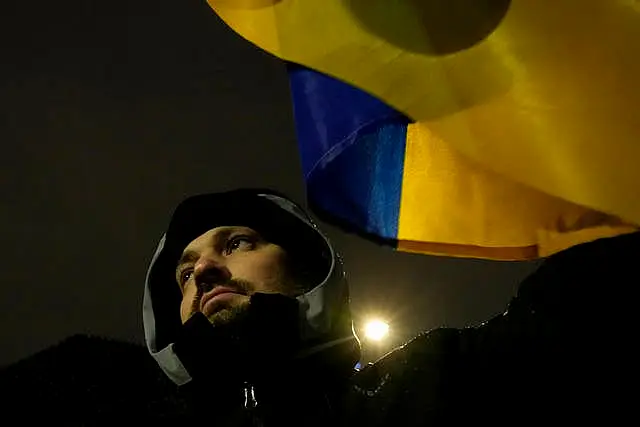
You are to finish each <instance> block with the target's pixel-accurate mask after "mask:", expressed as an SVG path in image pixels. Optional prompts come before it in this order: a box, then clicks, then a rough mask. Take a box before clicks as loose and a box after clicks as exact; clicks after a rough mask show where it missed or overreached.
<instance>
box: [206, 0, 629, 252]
mask: <svg viewBox="0 0 640 427" xmlns="http://www.w3.org/2000/svg"><path fill="white" fill-rule="evenodd" d="M464 3H468V2H464V1H461V0H455V1H451V2H448V3H446V4H449V5H451V4H457V5H458V6H460V5H461V4H464ZM559 3H561V4H558V2H554V3H553V4H552V3H551V2H550V1H547V0H535V1H532V0H513V1H502V0H486V1H479V2H474V3H473V6H471V3H469V6H468V7H467V8H466V9H465V8H462V9H460V8H458V9H455V8H454V9H447V6H445V3H443V2H438V1H433V2H412V1H410V0H407V1H404V2H381V1H377V0H367V2H364V1H362V2H361V1H357V0H351V1H346V0H345V1H338V0H334V1H327V0H323V1H319V0H307V1H305V2H300V1H298V2H296V1H290V0H279V1H278V0H254V1H250V0H244V1H232V0H225V1H214V0H210V4H211V6H212V7H213V9H214V10H215V11H216V12H217V13H218V14H219V15H220V16H221V17H222V19H224V20H225V21H226V22H227V24H229V25H230V26H231V28H233V29H234V30H235V31H237V32H238V33H239V34H240V35H242V36H243V37H245V38H247V39H248V40H250V41H251V42H253V43H255V44H257V45H258V46H260V47H262V48H263V49H265V50H267V51H269V52H271V53H272V54H274V55H277V56H278V57H280V58H282V59H284V60H286V61H288V69H289V75H290V80H291V88H292V94H293V101H294V102H293V104H294V112H295V120H296V128H297V132H298V140H299V146H300V153H301V158H302V163H303V170H304V173H305V180H306V184H307V190H308V197H309V202H310V204H311V206H312V208H313V209H314V210H315V211H316V212H317V213H319V214H320V215H321V216H323V217H324V218H325V219H329V220H330V221H332V222H334V223H337V224H339V225H341V226H343V227H344V228H346V229H348V230H351V231H356V232H359V233H361V234H363V235H365V236H367V237H370V238H373V239H375V240H377V241H381V242H383V243H386V244H390V245H392V246H394V247H396V248H397V249H399V250H404V251H412V252H421V253H431V254H443V255H452V256H470V257H481V258H492V259H507V260H513V259H530V258H536V257H541V256H546V255H549V254H552V253H554V252H557V251H559V250H562V249H565V248H567V247H570V246H573V245H575V244H578V243H582V242H585V241H589V240H594V239H596V238H599V237H608V236H612V235H616V234H621V233H626V232H631V231H634V230H636V229H637V228H636V226H635V224H638V223H640V197H636V193H637V191H636V189H635V187H636V184H635V182H636V180H638V179H640V169H639V168H636V167H635V166H634V164H635V162H636V161H637V160H638V159H640V145H639V144H636V143H635V141H634V138H635V137H637V136H638V135H640V121H638V120H635V116H636V114H635V111H637V110H638V108H637V107H639V106H640V105H639V104H640V83H638V82H636V79H635V74H637V73H640V55H637V54H638V53H640V48H639V47H638V46H639V45H638V44H637V43H632V42H631V40H632V39H633V37H634V36H638V37H635V40H640V38H639V37H640V18H639V16H640V12H639V9H640V8H638V7H637V6H634V3H629V2H616V1H605V0H602V1H599V0H583V1H574V0H565V1H563V2H559ZM424 5H429V6H424ZM423 6H424V9H425V10H426V12H430V15H429V14H427V15H428V16H427V15H425V13H426V12H425V10H422V9H421V8H423ZM570 6H571V7H570ZM412 8H413V9H412ZM571 8H573V9H571ZM427 9H428V10H427ZM456 10H457V11H458V12H456ZM460 10H462V11H464V13H459V11H460ZM570 11H571V13H569V12H570ZM596 12H597V13H596ZM438 14H439V15H438ZM456 14H457V15H456ZM583 14H587V15H588V16H586V17H585V16H583ZM434 16H440V18H441V19H440V20H437V19H435V18H434ZM445 18H446V19H445ZM454 18H455V19H458V24H460V25H462V24H464V26H463V27H459V28H456V26H455V25H453V24H455V22H452V21H451V20H452V19H454ZM455 19H454V20H455ZM478 23H479V24H478ZM460 28H464V29H466V30H460ZM454 30H455V31H454ZM629 55H631V56H629ZM602 61H604V62H602ZM622 89H624V90H622ZM604 212H606V213H604Z"/></svg>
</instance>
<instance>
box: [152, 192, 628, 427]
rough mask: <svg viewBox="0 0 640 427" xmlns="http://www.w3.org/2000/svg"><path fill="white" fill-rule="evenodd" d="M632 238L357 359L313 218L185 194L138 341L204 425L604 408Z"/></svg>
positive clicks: (428, 421) (465, 417)
mask: <svg viewBox="0 0 640 427" xmlns="http://www.w3.org/2000/svg"><path fill="white" fill-rule="evenodd" d="M638 240H639V238H638V235H637V234H631V235H626V236H620V237H617V238H613V239H603V240H600V241H596V242H592V243H589V244H585V245H581V246H578V247H575V248H572V249H570V250H568V251H565V252H563V253H560V254H558V255H555V256H553V257H551V258H550V259H549V260H547V261H546V263H545V264H544V265H543V266H542V267H541V268H540V269H539V270H538V271H537V272H536V273H535V274H533V275H532V276H531V277H530V278H528V279H527V280H526V281H525V282H524V283H523V284H522V285H521V287H520V290H519V292H518V295H517V297H515V298H514V299H513V301H512V302H511V304H510V305H509V308H508V311H507V312H506V313H505V314H504V315H501V316H498V317H496V318H494V319H492V320H490V321H488V322H486V323H485V324H483V325H481V326H479V327H477V328H468V329H462V330H458V329H445V328H442V329H437V330H434V331H431V332H429V333H426V334H422V335H420V336H419V337H417V338H415V339H414V340H412V341H411V342H410V343H408V344H406V345H405V346H403V347H401V348H400V349H398V350H396V351H394V352H392V353H390V354H389V355H387V356H386V357H384V358H382V359H381V360H379V361H378V362H376V363H375V364H372V365H369V366H367V367H365V368H364V369H363V370H361V371H355V370H354V369H353V367H354V365H355V364H356V362H357V360H358V359H359V342H358V340H357V337H356V336H355V335H354V333H353V328H352V323H351V318H350V314H349V307H348V302H349V295H348V289H347V284H346V281H345V278H344V273H343V271H342V262H341V260H340V258H339V256H338V255H337V254H336V252H335V251H334V249H333V247H332V246H331V244H330V243H329V241H328V240H327V239H326V237H325V236H324V235H323V234H322V233H321V232H320V231H319V230H318V229H317V227H316V226H315V225H314V224H313V222H312V221H311V220H310V218H309V217H308V216H307V215H306V214H305V213H304V212H303V211H302V210H301V209H300V208H299V207H298V206H297V205H295V204H294V203H293V202H291V201H290V200H288V199H287V198H286V197H284V196H282V195H280V194H277V193H275V192H272V191H266V190H265V191H261V190H236V191H231V192H226V193H220V194H209V195H201V196H195V197H192V198H189V199H187V200H185V201H184V202H183V203H181V204H180V205H179V206H178V208H177V209H176V211H175V213H174V215H173V217H172V219H171V222H170V224H169V227H168V230H167V232H166V234H165V235H164V236H163V238H162V240H161V241H160V244H159V246H158V249H157V251H156V253H155V255H154V257H153V260H152V262H151V266H150V268H149V271H148V274H147V281H146V287H145V297H144V324H145V336H146V342H147V347H148V349H149V351H150V353H151V354H152V356H153V357H154V358H155V359H156V361H157V362H158V363H159V365H160V367H161V368H162V369H163V370H164V372H165V373H166V374H167V376H168V377H169V378H171V379H172V380H173V381H174V382H175V383H176V384H178V385H179V386H181V387H180V389H181V390H182V391H184V392H185V394H186V395H187V396H188V397H189V399H190V401H191V402H193V410H194V416H196V417H197V418H198V419H199V420H203V421H206V422H208V423H210V425H217V426H220V425H221V426H226V425H232V426H236V425H237V426H243V425H264V426H283V425H296V426H319V425H338V426H339V425H344V426H356V425H363V426H365V425H366V426H395V425H402V426H422V425H439V424H444V425H456V424H458V423H461V422H468V421H473V422H476V423H479V422H492V423H496V422H501V421H503V420H504V421H505V422H506V420H507V419H508V417H509V416H511V415H512V414H518V417H519V418H518V419H519V420H521V419H522V417H523V416H524V417H525V419H526V420H527V421H532V420H537V421H548V420H549V417H550V416H553V417H555V418H556V419H557V417H568V416H571V418H572V420H574V421H575V419H576V418H581V417H582V418H585V419H591V418H593V416H595V415H597V414H602V413H607V414H609V417H610V418H611V417H613V416H616V415H620V414H621V411H620V408H619V407H617V406H613V405H614V404H615V405H618V404H619V402H618V401H616V400H615V399H614V397H616V396H618V394H617V393H616V390H618V389H617V387H618V385H617V384H618V383H619V382H620V381H621V380H622V378H623V374H624V373H625V372H626V371H625V369H627V367H628V366H631V365H627V364H625V357H626V356H627V355H628V347H629V346H628V344H627V343H628V342H629V341H628V336H627V334H629V333H630V331H631V323H629V322H628V320H629V317H630V316H628V315H629V314H630V311H625V308H624V304H623V303H624V301H625V300H628V299H625V298H624V297H621V295H620V292H621V291H622V290H623V289H622V288H621V286H620V285H619V284H620V283H621V281H622V279H621V277H623V275H630V274H635V272H634V269H633V265H634V264H633V260H634V259H637V257H638V255H640V250H639V249H638V248H639V247H640V246H639V245H638ZM636 276H637V275H634V276H631V277H636ZM629 280H636V281H637V279H629ZM614 385H615V387H614ZM612 399H614V400H612ZM596 404H597V405H596ZM612 410H614V411H612Z"/></svg>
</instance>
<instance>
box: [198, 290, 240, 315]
mask: <svg viewBox="0 0 640 427" xmlns="http://www.w3.org/2000/svg"><path fill="white" fill-rule="evenodd" d="M237 295H245V294H244V293H243V292H241V291H239V290H238V289H234V288H229V287H225V286H218V287H216V288H214V289H213V290H212V291H210V292H207V293H206V294H204V295H203V296H202V298H201V299H200V311H201V312H202V313H203V314H204V315H205V316H209V315H211V314H213V311H214V310H215V308H216V307H215V306H216V305H217V304H218V303H220V302H223V301H225V300H229V299H231V298H233V297H235V296H237Z"/></svg>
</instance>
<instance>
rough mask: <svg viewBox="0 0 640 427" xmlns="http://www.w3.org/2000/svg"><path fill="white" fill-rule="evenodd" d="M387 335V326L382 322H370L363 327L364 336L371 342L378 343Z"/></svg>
mask: <svg viewBox="0 0 640 427" xmlns="http://www.w3.org/2000/svg"><path fill="white" fill-rule="evenodd" d="M388 333H389V325H388V324H387V322H383V321H382V320H371V321H370V322H368V323H367V324H366V325H365V326H364V334H365V336H366V337H367V338H369V339H370V340H373V341H380V340H381V339H383V338H384V337H386V336H387V334H388Z"/></svg>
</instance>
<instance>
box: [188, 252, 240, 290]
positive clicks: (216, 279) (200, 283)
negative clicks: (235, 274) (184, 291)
mask: <svg viewBox="0 0 640 427" xmlns="http://www.w3.org/2000/svg"><path fill="white" fill-rule="evenodd" d="M193 276H194V280H195V283H196V286H197V287H198V290H201V291H203V292H208V291H210V290H211V289H213V287H215V286H216V285H219V284H220V283H224V282H225V281H227V280H229V279H230V278H231V274H230V272H229V270H228V269H227V267H226V266H225V265H224V263H223V262H222V261H221V260H219V259H218V258H216V257H213V256H204V257H202V258H200V260H198V262H197V263H196V265H195V266H194V268H193Z"/></svg>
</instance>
